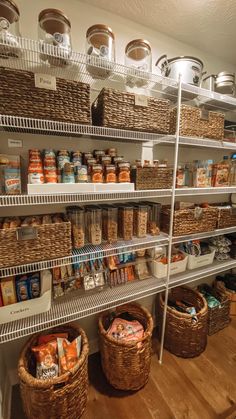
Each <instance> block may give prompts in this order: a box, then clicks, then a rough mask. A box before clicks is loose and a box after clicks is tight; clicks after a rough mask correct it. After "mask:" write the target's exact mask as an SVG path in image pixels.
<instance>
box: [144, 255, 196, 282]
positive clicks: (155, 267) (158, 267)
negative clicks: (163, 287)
mask: <svg viewBox="0 0 236 419" xmlns="http://www.w3.org/2000/svg"><path fill="white" fill-rule="evenodd" d="M187 262H188V255H185V258H184V259H183V260H180V261H178V262H173V263H171V264H170V275H176V274H180V273H181V272H184V271H186V269H187ZM151 269H152V273H153V275H154V276H155V277H156V278H158V279H160V278H165V277H166V276H167V265H164V263H161V262H157V261H155V260H154V261H153V262H151Z"/></svg>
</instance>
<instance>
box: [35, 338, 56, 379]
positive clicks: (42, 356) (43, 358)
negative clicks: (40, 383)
mask: <svg viewBox="0 0 236 419" xmlns="http://www.w3.org/2000/svg"><path fill="white" fill-rule="evenodd" d="M31 350H32V351H33V352H34V353H35V356H36V360H37V368H36V377H37V378H39V379H42V380H48V379H50V378H54V377H57V376H58V372H59V368H58V357H57V341H56V340H52V341H50V342H48V343H45V344H42V345H39V346H35V347H32V348H31Z"/></svg>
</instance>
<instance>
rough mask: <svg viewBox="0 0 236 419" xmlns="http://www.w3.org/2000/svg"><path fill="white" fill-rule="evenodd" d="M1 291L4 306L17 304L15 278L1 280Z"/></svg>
mask: <svg viewBox="0 0 236 419" xmlns="http://www.w3.org/2000/svg"><path fill="white" fill-rule="evenodd" d="M1 291H2V300H3V305H4V306H7V305H9V304H15V303H16V302H17V298H16V289H15V278H14V276H9V277H7V278H3V279H1Z"/></svg>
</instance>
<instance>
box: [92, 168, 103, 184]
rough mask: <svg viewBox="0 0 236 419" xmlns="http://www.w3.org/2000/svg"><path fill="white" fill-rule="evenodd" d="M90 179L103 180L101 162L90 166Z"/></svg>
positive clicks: (98, 181)
mask: <svg viewBox="0 0 236 419" xmlns="http://www.w3.org/2000/svg"><path fill="white" fill-rule="evenodd" d="M91 180H92V182H93V183H102V182H103V170H102V165H101V164H94V165H93V166H92V173H91Z"/></svg>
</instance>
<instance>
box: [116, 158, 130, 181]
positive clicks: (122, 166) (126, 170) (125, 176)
mask: <svg viewBox="0 0 236 419" xmlns="http://www.w3.org/2000/svg"><path fill="white" fill-rule="evenodd" d="M118 182H119V183H130V163H128V162H123V163H118Z"/></svg>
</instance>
